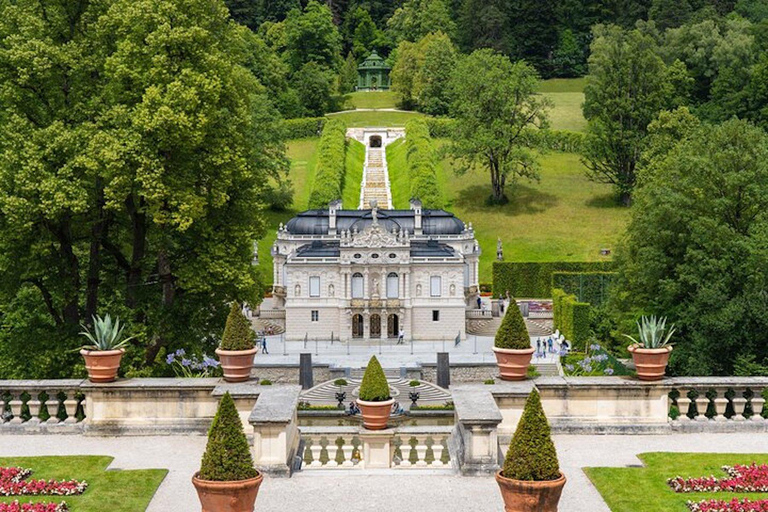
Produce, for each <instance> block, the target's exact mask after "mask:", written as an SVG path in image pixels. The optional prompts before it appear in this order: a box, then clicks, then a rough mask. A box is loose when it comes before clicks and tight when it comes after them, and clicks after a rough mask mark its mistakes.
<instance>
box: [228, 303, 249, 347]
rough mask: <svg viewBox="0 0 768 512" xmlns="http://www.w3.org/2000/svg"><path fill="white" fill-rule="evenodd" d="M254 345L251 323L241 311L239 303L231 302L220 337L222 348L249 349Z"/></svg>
mask: <svg viewBox="0 0 768 512" xmlns="http://www.w3.org/2000/svg"><path fill="white" fill-rule="evenodd" d="M255 346H256V333H255V332H253V329H251V323H250V322H249V321H248V319H247V318H245V316H243V312H242V311H240V304H238V303H237V302H233V303H232V306H231V307H230V310H229V316H227V324H226V325H225V326H224V335H223V336H222V337H221V349H222V350H251V349H252V348H253V347H255Z"/></svg>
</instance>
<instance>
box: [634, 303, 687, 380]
mask: <svg viewBox="0 0 768 512" xmlns="http://www.w3.org/2000/svg"><path fill="white" fill-rule="evenodd" d="M637 331H638V338H640V339H639V340H636V339H635V338H633V337H632V336H629V335H627V334H625V335H624V336H626V337H627V338H629V339H630V340H632V344H631V345H630V346H629V347H628V348H627V350H629V353H630V354H632V360H633V361H634V362H635V368H636V369H637V378H638V379H640V380H651V381H653V380H661V379H663V378H664V373H665V372H666V371H667V363H669V354H670V353H671V352H672V345H671V344H670V343H669V340H670V339H671V338H672V335H673V334H674V333H675V326H674V325H672V326H670V327H669V328H667V319H666V317H660V318H656V316H651V317H647V316H643V317H641V318H640V321H638V322H637Z"/></svg>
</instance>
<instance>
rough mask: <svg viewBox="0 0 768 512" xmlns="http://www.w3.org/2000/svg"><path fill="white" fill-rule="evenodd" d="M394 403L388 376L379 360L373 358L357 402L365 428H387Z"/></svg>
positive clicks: (369, 362) (366, 370)
mask: <svg viewBox="0 0 768 512" xmlns="http://www.w3.org/2000/svg"><path fill="white" fill-rule="evenodd" d="M394 403H395V400H394V399H393V398H392V396H391V393H390V390H389V383H388V382H387V376H386V375H384V370H383V369H382V368H381V364H379V360H378V359H376V356H372V357H371V360H370V361H368V366H367V367H366V368H365V373H364V374H363V382H362V383H361V384H360V394H359V398H358V400H357V405H358V407H360V414H361V415H362V416H363V426H364V427H365V428H367V429H368V430H383V429H385V428H387V421H388V420H389V415H390V413H391V412H392V404H394Z"/></svg>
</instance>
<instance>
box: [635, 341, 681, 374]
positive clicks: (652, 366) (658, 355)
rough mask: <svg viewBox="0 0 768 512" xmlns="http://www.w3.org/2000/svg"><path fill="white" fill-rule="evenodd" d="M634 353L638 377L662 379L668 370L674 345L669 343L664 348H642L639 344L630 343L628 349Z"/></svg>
mask: <svg viewBox="0 0 768 512" xmlns="http://www.w3.org/2000/svg"><path fill="white" fill-rule="evenodd" d="M627 350H629V353H630V354H632V360H633V361H634V362H635V368H637V378H638V379H640V380H661V379H663V378H664V372H666V370H667V363H668V362H669V354H670V352H672V347H671V346H669V345H667V346H666V347H662V348H642V347H640V346H638V345H630V347H629V348H628V349H627Z"/></svg>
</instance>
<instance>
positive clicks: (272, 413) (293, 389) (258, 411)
mask: <svg viewBox="0 0 768 512" xmlns="http://www.w3.org/2000/svg"><path fill="white" fill-rule="evenodd" d="M302 355H303V354H302ZM268 388H269V389H265V390H263V391H262V392H261V394H260V395H259V399H258V401H257V402H256V405H254V407H253V410H252V411H251V415H250V417H249V418H248V423H250V424H251V426H253V459H254V464H255V465H256V467H257V468H258V469H259V470H260V471H263V472H265V473H268V474H270V475H275V476H290V474H291V470H292V468H293V459H294V457H295V455H296V451H297V450H298V447H299V429H298V421H297V409H298V405H299V394H300V393H301V387H300V386H291V385H286V386H269V387H268Z"/></svg>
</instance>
